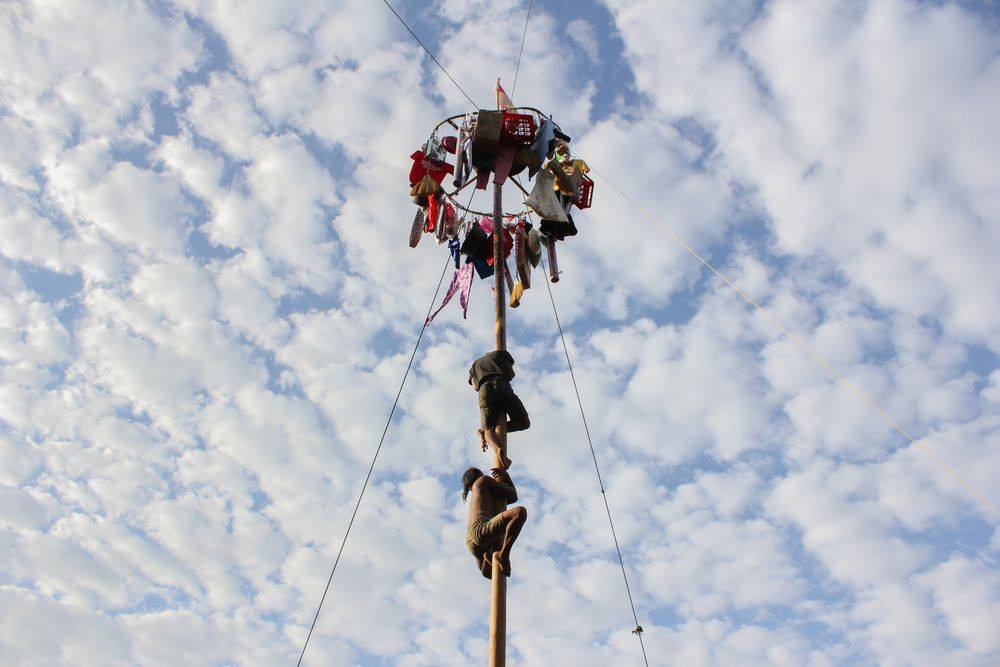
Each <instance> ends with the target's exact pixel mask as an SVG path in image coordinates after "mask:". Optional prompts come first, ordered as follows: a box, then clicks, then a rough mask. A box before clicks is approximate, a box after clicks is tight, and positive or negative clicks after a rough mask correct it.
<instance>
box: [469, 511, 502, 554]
mask: <svg viewBox="0 0 1000 667" xmlns="http://www.w3.org/2000/svg"><path fill="white" fill-rule="evenodd" d="M506 529H507V527H506V526H505V525H504V523H503V514H502V513H501V514H497V515H496V516H494V517H493V518H491V519H484V518H480V519H478V520H477V521H475V522H474V523H473V524H472V525H470V526H469V530H468V531H467V532H466V534H465V546H467V547H468V548H469V552H470V553H472V555H473V556H475V557H476V558H479V557H480V556H482V555H483V554H484V553H487V552H489V551H496V550H497V549H499V548H500V546H501V545H502V544H503V534H504V531H505V530H506Z"/></svg>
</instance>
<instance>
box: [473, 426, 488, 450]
mask: <svg viewBox="0 0 1000 667" xmlns="http://www.w3.org/2000/svg"><path fill="white" fill-rule="evenodd" d="M476 433H478V434H479V448H480V449H481V450H483V451H484V452H485V451H486V448H487V447H489V445H487V444H486V432H485V431H484V430H483V429H481V428H477V429H476Z"/></svg>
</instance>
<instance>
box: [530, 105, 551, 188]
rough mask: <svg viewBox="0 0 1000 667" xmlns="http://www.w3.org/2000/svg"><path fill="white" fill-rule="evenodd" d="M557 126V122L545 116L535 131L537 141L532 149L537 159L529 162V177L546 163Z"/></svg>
mask: <svg viewBox="0 0 1000 667" xmlns="http://www.w3.org/2000/svg"><path fill="white" fill-rule="evenodd" d="M555 127H556V125H555V123H553V122H552V121H551V120H549V119H548V118H543V119H542V124H541V125H539V126H538V131H537V132H535V143H533V144H532V145H531V151H532V153H534V154H535V158H536V161H535V162H533V163H530V164H528V176H529V177H534V175H535V174H536V173H537V172H538V170H539V169H541V167H542V165H543V164H544V163H545V159H546V158H547V157H548V156H549V155H550V154H551V153H552V140H553V139H554V138H555Z"/></svg>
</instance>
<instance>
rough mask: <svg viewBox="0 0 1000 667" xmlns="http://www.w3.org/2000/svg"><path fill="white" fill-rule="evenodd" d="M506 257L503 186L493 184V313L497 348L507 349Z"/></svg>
mask: <svg viewBox="0 0 1000 667" xmlns="http://www.w3.org/2000/svg"><path fill="white" fill-rule="evenodd" d="M504 263H505V262H504V257H503V186H502V185H500V184H498V183H494V184H493V279H494V283H495V288H496V293H495V296H496V299H495V300H494V302H493V315H494V319H495V321H496V348H497V349H498V350H506V349H507V311H506V305H507V304H506V299H505V298H504V297H505V296H506V293H505V292H504V287H505V286H504V275H503V274H504V270H503V267H504Z"/></svg>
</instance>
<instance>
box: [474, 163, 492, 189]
mask: <svg viewBox="0 0 1000 667" xmlns="http://www.w3.org/2000/svg"><path fill="white" fill-rule="evenodd" d="M489 184H490V170H489V169H480V168H479V167H476V189H477V190H485V189H486V186H487V185H489Z"/></svg>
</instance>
